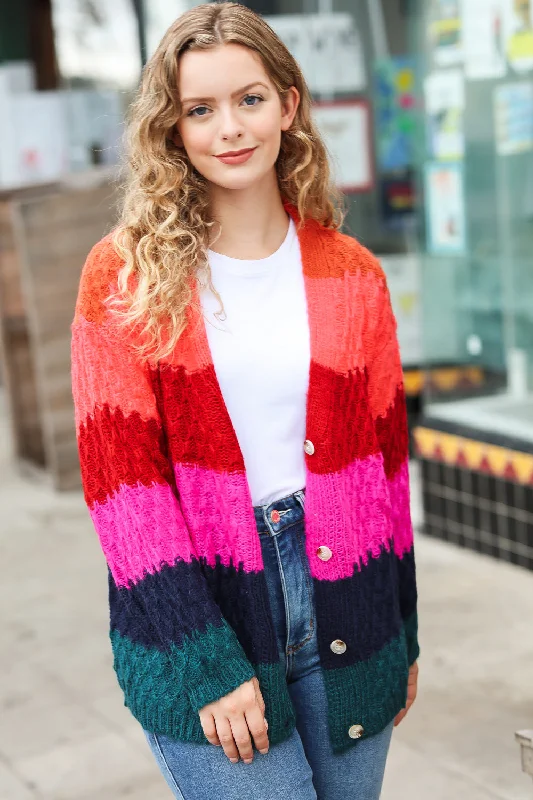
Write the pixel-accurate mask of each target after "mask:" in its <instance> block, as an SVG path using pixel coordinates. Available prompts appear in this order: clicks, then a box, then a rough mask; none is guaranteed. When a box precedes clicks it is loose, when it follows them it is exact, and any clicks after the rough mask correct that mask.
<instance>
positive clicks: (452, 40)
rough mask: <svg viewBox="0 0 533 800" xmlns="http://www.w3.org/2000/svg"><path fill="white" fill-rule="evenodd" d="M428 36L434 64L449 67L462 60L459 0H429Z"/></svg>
mask: <svg viewBox="0 0 533 800" xmlns="http://www.w3.org/2000/svg"><path fill="white" fill-rule="evenodd" d="M488 1H489V0H487V2H488ZM428 36H429V40H430V44H431V47H432V50H433V58H434V60H435V64H437V65H438V66H439V67H449V66H451V65H453V64H459V63H461V62H462V60H463V36H462V20H461V8H460V0H430V11H429V29H428Z"/></svg>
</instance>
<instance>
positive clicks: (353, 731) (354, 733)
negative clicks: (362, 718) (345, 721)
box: [348, 725, 365, 739]
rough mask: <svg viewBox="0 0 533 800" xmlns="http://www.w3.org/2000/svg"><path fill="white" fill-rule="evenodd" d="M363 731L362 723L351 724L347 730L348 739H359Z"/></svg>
mask: <svg viewBox="0 0 533 800" xmlns="http://www.w3.org/2000/svg"><path fill="white" fill-rule="evenodd" d="M364 732H365V729H364V728H363V726H362V725H352V726H351V728H350V729H349V730H348V736H349V737H350V739H360V738H361V736H362V735H363V733H364Z"/></svg>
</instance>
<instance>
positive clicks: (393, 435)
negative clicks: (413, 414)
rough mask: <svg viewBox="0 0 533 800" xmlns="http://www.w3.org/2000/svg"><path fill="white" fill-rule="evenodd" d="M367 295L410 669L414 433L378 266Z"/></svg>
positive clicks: (376, 413)
mask: <svg viewBox="0 0 533 800" xmlns="http://www.w3.org/2000/svg"><path fill="white" fill-rule="evenodd" d="M375 268H376V269H375V271H374V272H373V274H372V278H371V280H372V288H371V290H370V291H369V292H368V294H367V299H368V303H367V308H366V316H367V342H366V345H367V372H368V395H369V402H370V404H371V407H372V413H373V417H374V420H375V430H376V434H377V438H378V442H379V447H380V449H381V452H382V455H383V462H384V468H385V474H386V477H387V485H388V490H389V496H390V500H391V507H392V529H393V548H394V553H395V556H396V562H397V565H398V585H399V593H400V609H401V615H402V619H403V624H404V629H405V635H406V639H407V650H408V658H409V665H411V664H412V663H413V662H414V661H416V659H417V658H418V655H419V646H418V618H417V588H416V574H415V556H414V543H413V526H412V522H411V512H410V490H409V433H408V426H407V410H406V402H405V391H404V382H403V372H402V365H401V359H400V350H399V346H398V338H397V333H396V319H395V317H394V314H393V311H392V306H391V301H390V295H389V290H388V287H387V281H386V278H385V274H384V273H383V270H382V269H381V267H380V266H379V264H378V263H377V262H376V263H375Z"/></svg>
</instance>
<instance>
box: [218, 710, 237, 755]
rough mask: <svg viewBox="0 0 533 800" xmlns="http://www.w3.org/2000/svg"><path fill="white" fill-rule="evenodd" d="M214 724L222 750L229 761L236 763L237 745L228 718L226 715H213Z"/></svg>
mask: <svg viewBox="0 0 533 800" xmlns="http://www.w3.org/2000/svg"><path fill="white" fill-rule="evenodd" d="M215 726H216V729H217V735H218V739H219V741H220V744H221V746H222V749H223V750H224V753H225V754H226V755H227V757H228V758H229V760H230V761H231V762H233V763H234V764H236V763H237V761H238V760H239V751H238V750H237V746H236V744H235V740H234V738H233V732H232V730H231V725H230V722H229V719H227V718H226V717H218V718H216V717H215Z"/></svg>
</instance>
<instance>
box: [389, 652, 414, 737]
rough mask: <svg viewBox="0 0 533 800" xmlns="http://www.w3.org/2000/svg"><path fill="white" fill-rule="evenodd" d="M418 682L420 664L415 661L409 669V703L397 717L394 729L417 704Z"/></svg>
mask: <svg viewBox="0 0 533 800" xmlns="http://www.w3.org/2000/svg"><path fill="white" fill-rule="evenodd" d="M417 682H418V662H417V661H415V663H414V664H412V665H411V666H410V667H409V679H408V681H407V703H406V704H405V708H402V710H401V711H400V712H399V714H397V715H396V718H395V720H394V727H396V725H399V724H400V722H401V721H402V719H403V718H404V717H405V715H406V714H407V712H408V711H409V709H410V708H411V706H412V705H413V703H414V702H415V698H416V688H417Z"/></svg>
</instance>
